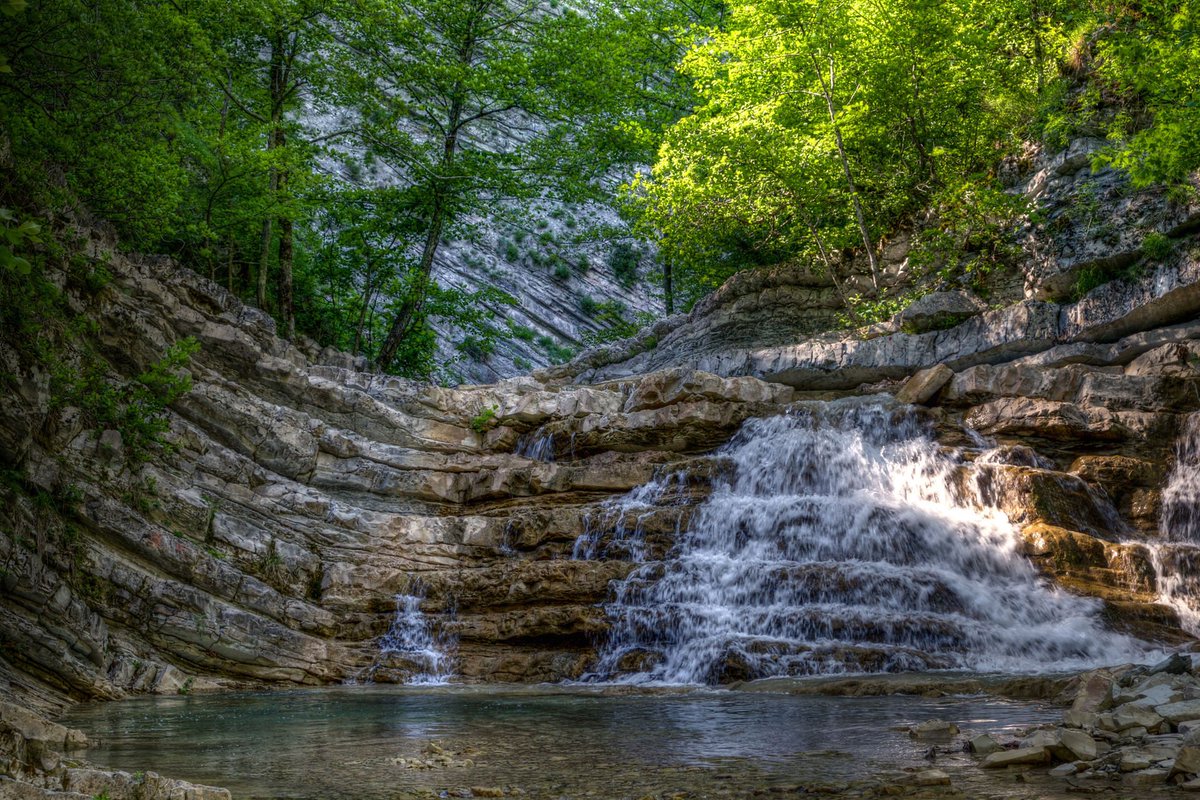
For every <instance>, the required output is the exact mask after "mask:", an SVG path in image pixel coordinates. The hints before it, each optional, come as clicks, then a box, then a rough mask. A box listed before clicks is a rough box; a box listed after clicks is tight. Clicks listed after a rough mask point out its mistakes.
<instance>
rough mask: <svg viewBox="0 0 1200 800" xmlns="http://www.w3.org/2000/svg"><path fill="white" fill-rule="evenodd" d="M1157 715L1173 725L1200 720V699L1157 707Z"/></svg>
mask: <svg viewBox="0 0 1200 800" xmlns="http://www.w3.org/2000/svg"><path fill="white" fill-rule="evenodd" d="M1154 711H1155V713H1156V714H1158V715H1159V716H1160V717H1162V718H1163V719H1166V720H1167V721H1168V722H1171V723H1173V724H1174V723H1180V722H1184V721H1187V720H1194V719H1200V699H1198V700H1181V701H1179V702H1178V703H1166V704H1164V705H1161V706H1157V707H1156V708H1155V709H1154Z"/></svg>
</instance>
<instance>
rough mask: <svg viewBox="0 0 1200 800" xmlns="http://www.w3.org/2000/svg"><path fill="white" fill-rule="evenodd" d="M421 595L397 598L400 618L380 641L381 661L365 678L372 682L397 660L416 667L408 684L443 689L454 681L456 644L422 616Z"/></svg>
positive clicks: (396, 619)
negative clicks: (382, 670) (383, 669)
mask: <svg viewBox="0 0 1200 800" xmlns="http://www.w3.org/2000/svg"><path fill="white" fill-rule="evenodd" d="M422 599H423V598H422V597H421V596H420V595H415V594H398V595H396V614H395V616H394V617H393V618H392V624H391V626H390V627H389V628H388V632H387V633H385V634H384V635H383V638H382V639H380V641H379V657H378V658H377V659H376V661H375V664H374V665H372V667H371V668H370V669H369V670H368V672H367V674H366V675H365V676H364V677H365V679H366V680H367V681H368V682H369V681H371V680H372V679H373V677H374V675H375V674H376V673H377V672H378V671H379V669H380V668H381V667H382V666H383V665H384V664H385V663H386V662H388V661H390V660H392V659H393V658H394V657H398V658H399V659H400V660H401V661H403V662H405V663H406V664H411V665H413V666H414V667H415V671H414V672H413V674H412V675H411V676H409V678H408V679H407V680H406V681H405V683H408V684H415V685H423V686H440V685H442V684H446V683H449V681H450V679H451V678H453V677H454V642H453V641H452V640H450V639H448V638H447V637H442V636H438V635H436V634H435V633H434V631H433V628H432V626H431V625H430V624H429V618H428V617H426V616H425V615H424V614H423V613H421V600H422Z"/></svg>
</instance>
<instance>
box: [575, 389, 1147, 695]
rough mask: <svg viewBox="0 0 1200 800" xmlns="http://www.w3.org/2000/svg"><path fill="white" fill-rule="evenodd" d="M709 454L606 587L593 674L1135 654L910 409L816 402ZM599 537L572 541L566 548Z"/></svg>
mask: <svg viewBox="0 0 1200 800" xmlns="http://www.w3.org/2000/svg"><path fill="white" fill-rule="evenodd" d="M721 455H723V456H724V457H725V458H727V459H728V460H729V461H730V462H731V464H732V469H731V470H729V471H728V474H727V475H724V476H721V477H718V478H717V479H716V480H715V482H714V486H713V491H712V494H711V495H710V496H709V498H708V499H707V500H706V501H704V502H703V503H702V504H701V505H700V506H699V507H698V508H697V509H696V510H695V513H694V515H693V516H692V518H691V520H690V522H689V524H688V525H687V526H686V529H684V530H682V531H681V533H680V534H679V536H678V537H677V540H676V542H675V544H674V546H673V547H672V549H671V550H670V552H669V553H667V555H666V556H665V558H663V559H662V560H644V561H643V562H642V563H641V564H640V565H639V566H638V567H637V568H635V569H634V571H633V572H632V573H631V574H630V575H629V577H628V578H627V579H626V580H624V581H622V582H620V583H619V585H617V587H616V589H615V593H614V597H613V600H612V602H611V603H609V604H608V605H607V607H606V610H607V613H608V615H609V618H610V622H611V634H610V638H609V640H608V642H607V643H606V644H605V645H604V647H603V648H602V650H601V654H600V659H599V663H598V666H597V668H596V671H595V674H594V675H593V676H592V677H595V678H599V679H604V678H612V677H614V676H618V675H624V676H626V677H625V679H628V680H634V681H662V682H667V683H707V682H715V681H721V680H731V679H738V678H752V677H764V676H770V675H803V674H819V673H838V672H880V671H899V670H914V669H937V668H966V669H994V670H1011V671H1025V670H1046V669H1055V668H1062V669H1068V668H1076V667H1080V666H1083V665H1092V664H1097V663H1112V662H1119V661H1123V660H1132V659H1137V658H1138V657H1139V656H1140V655H1141V654H1142V650H1141V648H1140V646H1139V643H1137V642H1135V641H1134V640H1131V639H1129V638H1128V637H1124V636H1120V635H1117V634H1113V633H1110V632H1107V631H1105V630H1104V628H1103V627H1102V625H1101V623H1100V622H1099V619H1098V612H1099V610H1100V603H1099V602H1098V601H1095V600H1091V599H1085V598H1080V597H1075V596H1072V595H1069V594H1067V593H1066V592H1063V591H1061V590H1058V589H1056V588H1054V587H1053V586H1051V585H1050V584H1049V583H1048V582H1047V581H1045V580H1044V579H1042V578H1041V577H1040V576H1039V575H1038V574H1037V573H1036V572H1035V570H1034V569H1033V567H1032V566H1031V564H1030V563H1029V562H1028V560H1027V559H1026V558H1025V557H1024V556H1022V555H1021V542H1020V536H1019V533H1018V532H1017V530H1016V529H1015V528H1014V526H1013V525H1012V524H1010V523H1009V521H1008V519H1007V517H1005V516H1004V515H1003V513H1001V512H999V511H996V510H992V509H986V508H982V507H981V506H982V503H981V502H980V500H979V493H978V490H977V488H976V487H975V485H974V482H973V481H972V480H971V478H970V474H971V473H970V468H969V467H968V466H967V465H965V464H964V463H963V461H962V460H961V458H960V457H959V456H958V455H957V454H953V453H948V452H946V451H945V450H944V449H943V448H941V447H940V446H939V445H938V443H937V442H936V441H935V440H934V438H933V436H932V434H931V431H929V430H928V429H927V428H926V427H925V426H923V425H922V423H921V422H920V421H919V420H918V418H917V417H916V416H915V415H914V414H913V413H912V412H911V411H910V410H903V409H900V410H898V409H896V408H895V407H889V406H886V405H884V404H882V403H880V402H878V401H871V402H863V401H840V402H835V403H828V404H813V405H811V406H809V407H806V408H804V409H802V410H797V411H795V412H793V413H789V414H786V415H783V416H779V417H774V418H770V419H755V420H750V421H748V422H747V423H746V424H745V425H744V426H743V427H742V429H741V430H740V431H739V433H738V434H737V435H736V436H735V437H734V439H733V440H732V441H731V442H730V443H729V444H727V445H726V446H725V447H724V448H723V450H722V451H721ZM672 479H673V477H672V476H666V477H664V478H663V479H662V480H661V481H658V482H656V485H651V486H647V487H642V488H641V489H639V490H637V492H635V493H634V494H633V495H631V496H630V498H629V499H627V500H626V501H625V502H626V504H627V505H628V504H632V505H636V504H637V503H639V502H644V501H645V500H646V499H647V498H652V497H654V496H656V493H661V492H662V491H663V488H664V487H663V486H662V482H663V481H669V480H672ZM626 535H628V534H626ZM595 549H596V544H595V541H594V536H593V537H591V538H590V539H589V538H588V536H585V537H583V538H581V543H580V545H578V546H577V550H576V554H577V556H588V555H594V554H595ZM627 550H628V552H630V553H633V554H635V555H636V554H637V552H638V549H637V548H636V547H628V548H627ZM630 673H634V674H633V675H632V676H630V675H629V674H630Z"/></svg>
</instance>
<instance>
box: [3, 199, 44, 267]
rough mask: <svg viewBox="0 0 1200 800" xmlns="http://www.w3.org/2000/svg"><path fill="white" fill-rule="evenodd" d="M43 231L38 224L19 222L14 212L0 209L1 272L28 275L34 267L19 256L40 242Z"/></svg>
mask: <svg viewBox="0 0 1200 800" xmlns="http://www.w3.org/2000/svg"><path fill="white" fill-rule="evenodd" d="M41 230H42V229H41V226H40V225H38V224H37V223H36V222H32V221H28V220H27V221H25V222H18V221H17V218H16V215H15V214H13V212H12V211H10V210H9V209H7V208H0V270H3V271H4V272H10V273H15V274H16V275H18V276H23V275H28V274H29V272H30V270H32V268H33V267H32V265H31V264H30V263H29V261H27V260H26V259H24V258H22V257H21V256H19V255H17V254H18V253H20V252H21V250H22V249H23V248H25V247H28V246H29V245H31V244H34V243H35V242H37V241H39V239H40V234H41Z"/></svg>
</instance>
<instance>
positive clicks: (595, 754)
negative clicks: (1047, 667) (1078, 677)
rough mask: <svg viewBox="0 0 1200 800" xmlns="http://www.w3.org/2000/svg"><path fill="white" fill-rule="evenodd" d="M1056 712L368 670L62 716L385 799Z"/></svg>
mask: <svg viewBox="0 0 1200 800" xmlns="http://www.w3.org/2000/svg"><path fill="white" fill-rule="evenodd" d="M1057 713H1058V712H1057V711H1056V710H1055V709H1052V708H1048V707H1046V706H1043V705H1039V704H1033V703H1016V702H1007V701H1002V700H997V699H994V698H951V699H947V698H942V699H936V700H933V699H922V698H915V697H871V698H842V697H820V696H817V697H814V696H791V695H785V694H765V693H763V694H759V693H743V692H731V691H726V692H719V691H686V692H684V691H680V692H669V693H661V692H660V693H646V692H641V693H629V692H621V693H614V692H613V691H612V690H601V689H595V688H558V687H543V688H537V689H526V688H497V687H494V686H491V687H437V688H416V687H368V686H360V687H344V688H333V689H320V690H307V691H286V692H271V693H262V692H259V693H241V694H223V695H196V696H188V697H163V698H143V699H135V700H128V701H123V702H119V703H106V704H95V705H88V706H81V707H79V708H77V709H75V710H73V711H72V712H71V713H70V715H69V716H68V717H67V718H66V719H65V720H64V722H65V723H66V724H68V725H71V726H74V727H79V728H82V729H83V730H84V731H86V732H87V733H88V735H89V736H91V737H93V739H94V740H96V741H98V742H99V747H96V748H93V749H91V750H89V751H88V752H87V754H86V757H87V759H88V760H90V761H92V762H94V763H96V764H100V765H104V766H107V767H110V768H116V769H124V770H128V771H138V770H153V771H156V772H159V773H162V774H164V775H169V776H171V777H175V778H183V779H186V780H190V781H194V782H199V783H208V784H215V785H219V786H226V787H228V788H230V789H231V790H232V791H233V794H234V797H254V798H259V797H262V798H266V797H273V798H304V799H306V800H316V799H317V798H322V799H324V798H362V799H363V800H371V799H373V798H389V799H390V798H406V797H435V796H443V797H445V796H465V793H466V790H467V789H469V788H470V787H489V788H492V787H495V788H500V789H503V790H505V792H506V793H507V794H508V795H510V796H514V795H515V796H521V795H522V794H523V796H525V797H531V798H532V797H553V798H558V797H602V798H618V797H631V798H637V797H641V796H643V795H645V794H647V793H662V792H669V791H678V792H683V793H685V794H686V795H687V796H692V797H734V796H745V795H748V794H750V793H751V792H752V791H753V790H754V789H756V788H764V787H776V788H779V787H792V788H796V787H798V786H807V785H815V784H822V785H825V784H828V783H829V782H830V781H835V782H836V781H845V780H854V779H858V778H863V777H868V776H870V775H872V774H874V773H875V772H877V771H879V770H885V769H894V768H899V767H904V766H906V765H909V766H912V765H919V764H926V763H927V762H924V761H923V760H922V758H921V757H922V754H923V751H924V750H925V749H926V748H927V747H928V744H927V743H917V742H913V741H912V740H910V739H909V738H908V737H907V736H906V735H904V734H903V733H898V732H896V731H893V730H891V728H893V727H894V726H897V725H902V724H911V723H914V722H919V721H922V720H927V719H935V718H942V719H950V720H953V721H955V722H957V723H958V724H959V726H960V727H962V728H963V729H978V730H990V731H995V730H998V729H1004V728H1016V727H1020V726H1027V725H1030V724H1034V723H1038V722H1042V721H1046V720H1049V719H1051V718H1053V717H1055V716H1057ZM439 758H440V762H439V761H438V759H439ZM947 758H950V759H953V758H954V757H953V756H949V757H947ZM406 759H417V762H418V763H417V764H415V765H414V763H413V762H411V761H406ZM419 762H426V764H421V763H419ZM428 762H437V763H428Z"/></svg>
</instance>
